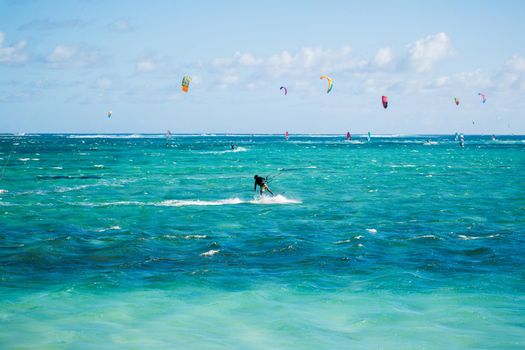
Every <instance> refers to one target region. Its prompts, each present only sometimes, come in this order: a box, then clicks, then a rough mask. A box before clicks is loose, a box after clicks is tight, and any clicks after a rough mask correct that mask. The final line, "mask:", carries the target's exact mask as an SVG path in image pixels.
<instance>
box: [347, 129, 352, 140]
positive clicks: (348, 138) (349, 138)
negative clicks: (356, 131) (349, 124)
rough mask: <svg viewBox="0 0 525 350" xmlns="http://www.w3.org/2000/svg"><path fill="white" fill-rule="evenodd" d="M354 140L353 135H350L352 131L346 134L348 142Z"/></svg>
mask: <svg viewBox="0 0 525 350" xmlns="http://www.w3.org/2000/svg"><path fill="white" fill-rule="evenodd" d="M351 139H352V135H350V131H347V132H346V141H350V140H351Z"/></svg>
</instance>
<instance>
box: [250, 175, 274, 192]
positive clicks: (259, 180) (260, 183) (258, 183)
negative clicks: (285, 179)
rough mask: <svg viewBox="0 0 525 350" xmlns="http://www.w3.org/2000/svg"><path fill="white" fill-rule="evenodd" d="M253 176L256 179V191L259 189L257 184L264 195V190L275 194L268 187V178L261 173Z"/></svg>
mask: <svg viewBox="0 0 525 350" xmlns="http://www.w3.org/2000/svg"><path fill="white" fill-rule="evenodd" d="M253 178H254V180H255V183H254V184H253V190H254V191H257V186H259V188H260V193H261V196H262V194H263V192H264V190H266V191H268V192H270V193H271V195H272V196H273V195H274V194H273V192H272V191H271V190H270V188H269V187H268V184H267V181H266V179H265V178H264V177H261V176H259V175H255V176H254V177H253Z"/></svg>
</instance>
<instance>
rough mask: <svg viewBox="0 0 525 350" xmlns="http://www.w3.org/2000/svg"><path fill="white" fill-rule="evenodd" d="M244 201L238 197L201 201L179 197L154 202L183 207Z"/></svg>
mask: <svg viewBox="0 0 525 350" xmlns="http://www.w3.org/2000/svg"><path fill="white" fill-rule="evenodd" d="M241 203H244V201H242V200H241V199H239V198H228V199H221V200H217V201H203V200H179V199H170V200H165V201H162V202H160V203H156V204H154V205H155V206H166V207H184V206H190V205H198V206H201V205H202V206H206V205H231V204H241Z"/></svg>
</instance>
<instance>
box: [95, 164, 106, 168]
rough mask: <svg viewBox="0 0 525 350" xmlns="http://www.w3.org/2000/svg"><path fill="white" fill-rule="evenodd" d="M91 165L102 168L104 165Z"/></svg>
mask: <svg viewBox="0 0 525 350" xmlns="http://www.w3.org/2000/svg"><path fill="white" fill-rule="evenodd" d="M93 166H94V167H95V168H103V167H104V165H102V164H95V165H93Z"/></svg>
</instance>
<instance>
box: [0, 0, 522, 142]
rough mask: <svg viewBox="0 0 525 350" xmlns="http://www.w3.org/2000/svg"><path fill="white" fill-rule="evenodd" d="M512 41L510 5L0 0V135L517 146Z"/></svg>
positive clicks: (515, 21) (518, 61)
mask: <svg viewBox="0 0 525 350" xmlns="http://www.w3.org/2000/svg"><path fill="white" fill-rule="evenodd" d="M523 33H525V2H523V1H517V0H516V1H498V2H497V1H483V0H481V1H480V0H478V1H475V2H474V1H439V2H434V1H433V2H422V1H399V0H398V1H393V0H388V1H386V0H385V1H367V2H364V1H301V2H294V1H252V2H249V1H222V2H219V1H211V0H210V1H198V0H196V1H173V0H172V1H98V0H69V1H59V0H53V1H43V0H40V1H38V0H16V1H15V0H0V132H83V133H92V132H107V133H111V132H153V133H155V132H159V133H162V132H164V131H165V130H166V129H170V130H172V132H177V133H191V132H199V133H200V132H236V133H259V132H261V133H281V132H283V131H284V130H290V132H294V133H346V131H347V130H349V131H350V132H353V133H365V132H367V131H369V130H370V131H372V132H374V133H453V132H455V131H462V132H465V133H505V134H510V133H521V134H523V133H525V118H524V117H523V114H524V112H523V111H524V110H525V95H524V92H525V36H524V35H523ZM324 74H326V75H329V76H331V77H332V78H333V79H334V88H333V90H332V92H330V94H326V82H325V81H321V80H320V79H319V76H320V75H324ZM184 75H190V76H192V78H193V81H192V82H191V85H190V91H189V93H188V94H184V93H183V92H182V91H181V88H180V84H181V79H182V77H183V76H184ZM283 85H284V86H286V87H287V88H288V95H287V96H284V95H283V93H282V91H280V90H279V87H280V86H283ZM479 92H483V93H485V94H486V95H487V98H488V100H487V102H486V103H485V104H482V103H481V101H480V97H479V96H478V93H479ZM382 95H387V96H388V98H389V107H388V109H387V110H384V109H383V108H382V106H381V96H382ZM455 96H457V97H458V98H459V100H460V105H459V107H456V106H455V105H454V103H453V98H454V97H455ZM109 110H111V111H112V112H113V116H112V118H111V119H108V118H107V112H108V111H109ZM473 121H474V123H472V122H473Z"/></svg>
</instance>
